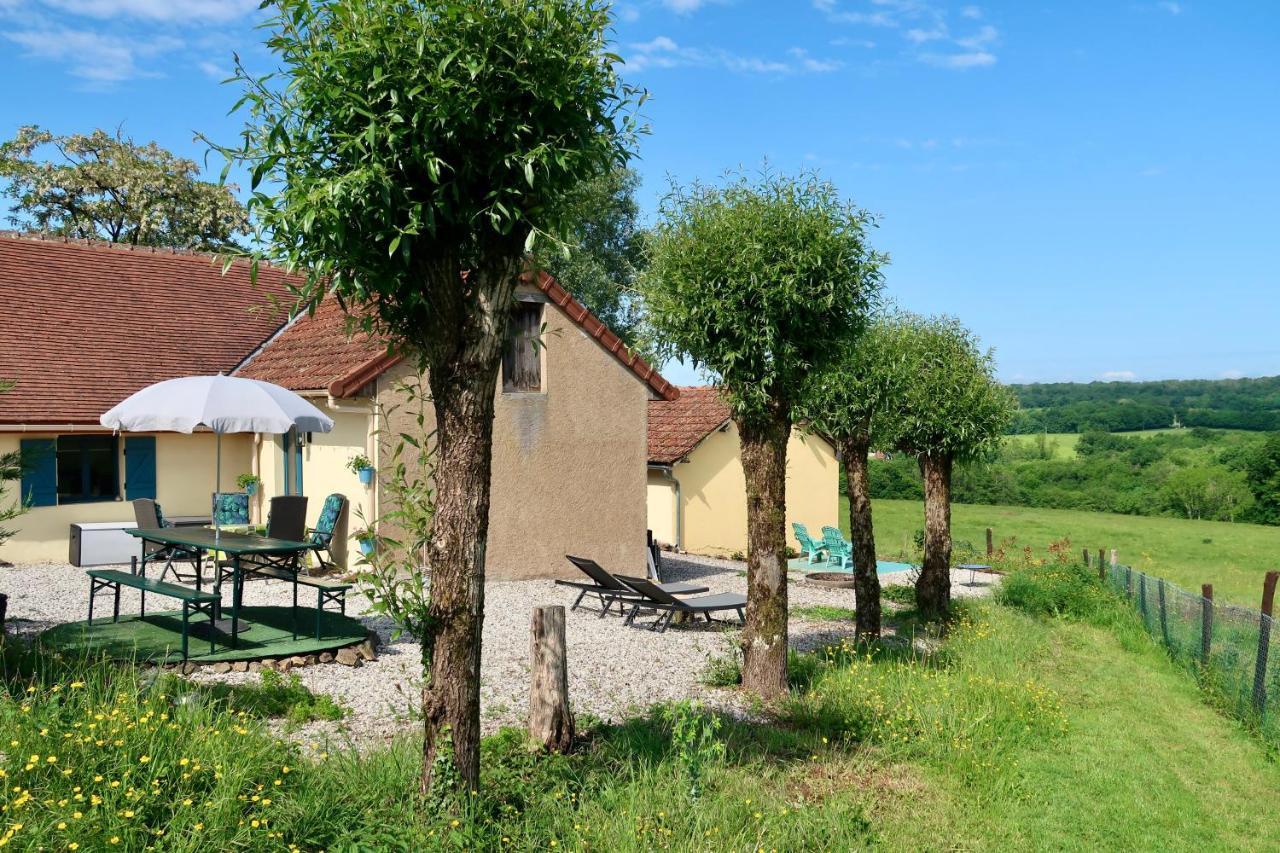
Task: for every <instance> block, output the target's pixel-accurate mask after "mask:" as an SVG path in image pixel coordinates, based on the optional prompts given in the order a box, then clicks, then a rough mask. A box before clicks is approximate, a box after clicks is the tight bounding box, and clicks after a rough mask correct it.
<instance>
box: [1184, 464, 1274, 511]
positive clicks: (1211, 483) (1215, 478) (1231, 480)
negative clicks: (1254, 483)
mask: <svg viewBox="0 0 1280 853" xmlns="http://www.w3.org/2000/svg"><path fill="white" fill-rule="evenodd" d="M1163 493H1164V496H1165V500H1166V502H1167V503H1168V504H1169V505H1171V506H1173V507H1175V508H1177V509H1178V510H1179V512H1180V513H1181V514H1183V515H1185V516H1186V517H1187V518H1212V519H1218V520H1222V521H1235V520H1236V519H1237V518H1238V517H1240V516H1241V515H1242V514H1243V513H1244V512H1246V511H1247V510H1248V509H1249V507H1250V505H1251V504H1252V503H1253V495H1251V494H1249V484H1248V483H1247V482H1246V481H1245V475H1244V474H1243V473H1241V472H1239V471H1232V470H1231V469H1230V468H1227V467H1224V466H1222V465H1213V466H1196V467H1188V468H1179V469H1177V470H1176V471H1174V472H1172V473H1171V474H1169V476H1168V477H1167V478H1165V481H1164V487H1163Z"/></svg>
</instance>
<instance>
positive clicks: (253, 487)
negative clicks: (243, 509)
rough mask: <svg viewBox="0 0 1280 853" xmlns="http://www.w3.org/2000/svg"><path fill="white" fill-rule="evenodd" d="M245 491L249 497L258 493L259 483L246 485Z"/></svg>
mask: <svg viewBox="0 0 1280 853" xmlns="http://www.w3.org/2000/svg"><path fill="white" fill-rule="evenodd" d="M244 493H245V494H246V495H248V496H249V497H253V496H254V495H256V494H257V493H258V484H257V483H250V484H249V485H247V486H245V487H244Z"/></svg>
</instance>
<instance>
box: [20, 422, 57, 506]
mask: <svg viewBox="0 0 1280 853" xmlns="http://www.w3.org/2000/svg"><path fill="white" fill-rule="evenodd" d="M18 450H19V451H20V452H21V453H22V499H23V500H24V501H31V505H32V506H55V505H57V503H58V453H57V440H56V439H52V438H24V439H22V440H21V441H19V442H18Z"/></svg>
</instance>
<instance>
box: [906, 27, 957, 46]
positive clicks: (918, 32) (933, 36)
mask: <svg viewBox="0 0 1280 853" xmlns="http://www.w3.org/2000/svg"><path fill="white" fill-rule="evenodd" d="M904 35H905V36H906V37H907V41H909V42H912V43H913V44H924V43H925V42H928V41H937V40H938V39H944V38H946V37H947V30H946V28H945V27H934V28H933V29H931V30H922V29H920V28H918V27H913V28H911V29H909V30H907V31H906V33H904Z"/></svg>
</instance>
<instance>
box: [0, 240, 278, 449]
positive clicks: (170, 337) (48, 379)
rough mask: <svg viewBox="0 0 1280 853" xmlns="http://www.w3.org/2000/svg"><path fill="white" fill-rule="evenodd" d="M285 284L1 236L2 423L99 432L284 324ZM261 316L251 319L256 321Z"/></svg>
mask: <svg viewBox="0 0 1280 853" xmlns="http://www.w3.org/2000/svg"><path fill="white" fill-rule="evenodd" d="M284 282H285V275H284V273H283V272H281V271H280V270H277V269H271V268H267V267H263V268H262V270H261V271H260V274H259V277H258V282H257V284H256V285H253V284H250V282H249V269H248V266H247V265H246V264H243V263H237V264H235V265H233V266H232V267H231V269H230V270H228V271H227V274H226V275H225V276H224V275H222V268H221V265H220V263H218V261H217V259H216V258H214V257H213V256H211V255H203V254H195V253H189V252H177V251H170V250H167V249H154V250H153V249H149V248H129V247H125V246H119V245H116V246H112V245H110V244H107V243H102V242H93V241H65V240H63V239H62V238H42V237H39V236H31V235H17V234H13V233H0V294H3V296H4V303H5V304H4V310H3V311H0V378H3V379H13V380H16V382H17V385H16V387H15V388H14V389H13V390H12V391H10V392H9V393H7V394H0V424H4V423H9V424H14V423H28V424H73V423H75V424H84V423H91V424H96V423H98V417H99V416H100V415H101V414H102V413H103V412H105V411H106V410H107V409H109V408H111V407H112V406H114V405H115V404H116V403H118V402H120V401H121V400H123V399H124V398H125V397H127V396H129V395H130V394H132V393H133V392H134V391H137V390H138V389H140V388H143V387H145V386H147V385H150V384H151V383H153V382H159V381H160V380H163V379H171V378H173V377H175V376H187V375H193V374H202V373H204V374H209V373H216V372H218V371H220V370H221V371H227V372H230V371H231V370H232V369H233V368H234V367H235V366H236V365H237V364H238V363H239V362H240V361H241V360H242V359H243V358H244V356H245V354H246V353H248V352H251V351H252V350H253V349H254V347H256V346H258V345H259V344H260V343H261V342H262V341H263V340H265V339H266V338H267V337H269V336H270V335H271V334H272V333H273V332H275V331H276V330H277V329H278V328H279V327H280V326H281V325H282V323H283V322H284V316H283V314H282V312H281V310H279V309H276V308H273V307H272V305H271V303H270V299H271V297H277V298H281V299H284V300H285V304H288V301H287V295H286V288H285V284H284ZM254 309H257V310H254Z"/></svg>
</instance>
